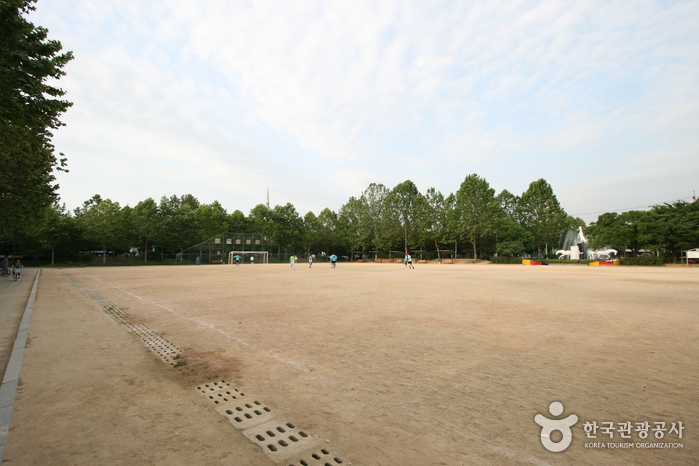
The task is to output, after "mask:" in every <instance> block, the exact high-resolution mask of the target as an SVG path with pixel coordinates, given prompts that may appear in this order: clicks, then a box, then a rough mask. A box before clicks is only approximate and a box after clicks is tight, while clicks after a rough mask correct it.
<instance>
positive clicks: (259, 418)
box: [216, 401, 274, 430]
mask: <svg viewBox="0 0 699 466" xmlns="http://www.w3.org/2000/svg"><path fill="white" fill-rule="evenodd" d="M216 411H218V412H219V413H221V414H223V415H224V416H226V417H227V418H228V420H229V421H230V422H231V424H233V426H234V427H235V428H236V429H240V430H245V429H247V428H250V427H254V426H256V425H258V424H261V423H263V422H266V421H269V420H270V419H272V418H274V414H273V413H272V409H271V408H270V407H268V406H264V405H263V404H262V403H260V402H259V401H253V402H251V403H245V404H241V403H238V404H236V403H230V402H229V403H226V404H225V405H222V406H217V407H216Z"/></svg>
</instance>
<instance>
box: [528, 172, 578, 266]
mask: <svg viewBox="0 0 699 466" xmlns="http://www.w3.org/2000/svg"><path fill="white" fill-rule="evenodd" d="M520 212H521V215H522V223H523V224H524V226H525V227H526V228H527V229H528V230H529V231H530V232H531V234H532V236H533V237H534V240H535V243H536V248H537V252H538V255H539V257H541V247H542V245H553V244H558V237H559V235H560V233H561V231H563V230H564V229H566V220H567V218H568V215H567V214H566V213H565V211H564V210H563V208H561V205H560V204H559V203H558V199H557V198H556V195H555V194H554V193H553V188H551V185H549V184H548V182H547V181H546V180H544V179H543V178H542V179H539V180H537V181H534V182H532V183H531V184H529V188H528V189H527V190H526V191H525V192H524V193H523V194H522V197H521V199H520Z"/></svg>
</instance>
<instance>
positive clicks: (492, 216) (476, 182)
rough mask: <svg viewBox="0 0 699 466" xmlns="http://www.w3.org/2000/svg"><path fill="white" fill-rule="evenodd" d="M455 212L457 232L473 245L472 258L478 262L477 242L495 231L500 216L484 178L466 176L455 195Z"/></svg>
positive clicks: (492, 190)
mask: <svg viewBox="0 0 699 466" xmlns="http://www.w3.org/2000/svg"><path fill="white" fill-rule="evenodd" d="M455 212H456V218H455V220H456V224H457V228H458V231H459V232H460V234H461V237H462V238H463V239H467V240H469V241H470V243H471V244H472V245H473V258H474V260H478V250H477V244H478V240H479V239H480V238H481V237H483V236H484V235H486V234H488V233H491V232H493V231H494V230H495V227H496V226H497V224H498V221H499V219H500V216H501V210H500V206H499V204H498V202H497V200H496V199H495V190H494V189H493V188H491V187H490V184H488V182H487V181H486V180H485V179H484V178H481V177H479V176H478V175H476V174H472V175H469V176H467V177H466V179H465V180H464V181H463V183H461V187H460V188H459V190H458V191H457V193H456V209H455Z"/></svg>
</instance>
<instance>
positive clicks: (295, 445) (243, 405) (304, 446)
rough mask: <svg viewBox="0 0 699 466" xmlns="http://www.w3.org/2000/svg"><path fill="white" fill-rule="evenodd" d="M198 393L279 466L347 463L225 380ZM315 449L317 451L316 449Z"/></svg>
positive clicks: (199, 387)
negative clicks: (287, 464)
mask: <svg viewBox="0 0 699 466" xmlns="http://www.w3.org/2000/svg"><path fill="white" fill-rule="evenodd" d="M196 389H197V391H198V392H199V393H201V394H202V395H204V396H206V398H208V399H209V401H211V402H212V403H213V404H214V408H215V409H216V411H217V412H218V413H219V414H221V415H223V416H226V418H228V420H229V421H230V423H231V424H233V426H235V428H236V429H240V430H242V431H243V435H245V437H247V438H248V439H250V441H252V442H254V443H256V444H257V445H259V446H260V448H262V451H264V453H265V454H266V455H267V456H268V457H269V458H270V459H271V460H273V461H274V462H275V463H281V462H285V463H286V462H289V464H290V466H311V465H312V466H328V465H330V466H337V465H339V464H343V461H342V460H341V459H340V458H338V457H337V456H333V455H331V454H330V452H329V451H328V450H326V449H325V448H320V449H319V444H320V442H321V439H319V438H317V437H314V436H313V435H311V434H309V433H307V432H306V431H304V430H302V429H299V428H298V427H296V426H295V425H294V424H292V423H291V422H283V421H280V420H278V419H275V413H274V412H273V411H272V409H271V408H270V407H269V406H265V405H264V404H263V403H261V402H260V401H257V400H255V399H254V397H252V396H250V394H247V395H246V394H245V393H243V392H241V391H240V390H238V389H237V388H234V387H232V386H231V385H230V384H229V383H228V382H226V381H225V380H219V381H215V382H207V383H204V384H201V385H197V387H196ZM314 449H315V450H314Z"/></svg>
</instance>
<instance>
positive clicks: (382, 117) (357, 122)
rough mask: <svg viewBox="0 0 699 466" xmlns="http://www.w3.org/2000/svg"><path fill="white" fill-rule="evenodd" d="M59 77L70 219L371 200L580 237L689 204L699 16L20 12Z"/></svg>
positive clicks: (315, 6)
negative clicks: (481, 215)
mask: <svg viewBox="0 0 699 466" xmlns="http://www.w3.org/2000/svg"><path fill="white" fill-rule="evenodd" d="M29 19H30V21H32V22H33V23H34V24H35V25H37V26H43V27H45V28H47V29H48V30H49V38H50V39H55V40H59V41H60V42H61V43H62V45H63V48H64V50H70V51H72V52H73V54H74V55H75V59H74V60H73V61H71V62H70V63H69V64H68V65H67V66H66V67H65V71H66V76H64V77H63V78H62V79H61V80H60V81H58V83H57V85H58V87H61V88H62V89H63V90H65V91H66V93H67V94H66V96H65V99H67V100H69V101H71V102H73V104H74V105H73V107H72V108H70V109H69V110H68V112H66V113H65V114H64V115H63V117H62V121H63V122H64V123H65V124H66V126H65V127H62V128H60V129H59V130H58V131H56V132H55V135H54V139H53V142H54V145H55V147H56V151H57V152H62V153H64V154H65V156H66V157H67V159H68V169H69V172H68V173H57V179H58V183H59V184H60V190H59V194H60V196H61V201H62V202H64V203H65V204H66V206H67V207H68V208H69V209H71V210H72V209H74V208H76V207H78V206H81V205H82V203H83V202H84V201H86V200H88V199H89V198H91V197H92V196H93V195H95V194H99V195H100V196H102V198H109V199H111V200H112V201H115V202H119V204H120V205H122V206H124V205H130V206H132V207H133V206H135V205H136V204H137V203H138V202H140V201H142V200H145V199H147V198H149V197H151V198H153V199H155V200H156V201H158V200H159V199H160V198H161V197H162V196H168V197H169V196H171V195H178V196H180V195H183V194H192V195H194V196H195V197H196V198H197V199H198V200H199V201H200V202H201V203H202V204H210V203H212V202H213V201H218V202H219V203H220V204H221V205H222V206H223V207H224V208H225V209H226V210H227V211H228V212H229V213H231V212H233V211H235V210H240V211H242V212H243V213H244V214H245V215H248V214H249V212H250V210H251V209H252V208H253V207H254V206H256V205H257V204H264V203H266V202H267V192H268V191H269V202H270V205H271V206H275V205H285V204H287V203H291V204H292V205H293V206H294V207H295V208H296V210H297V212H298V213H299V215H301V216H303V215H305V214H306V213H307V212H309V211H312V212H314V213H315V214H316V215H317V214H319V213H320V212H321V211H322V210H323V209H324V208H329V209H331V210H333V211H335V212H337V211H339V209H340V207H341V206H342V205H343V204H345V203H346V202H347V201H348V200H349V198H350V197H352V196H354V197H359V196H360V195H361V194H362V192H363V191H364V190H365V189H366V188H367V187H368V186H369V184H371V183H380V184H383V185H384V186H386V187H387V188H388V189H391V188H393V187H394V186H395V185H397V184H399V183H401V182H403V181H405V180H411V181H412V182H414V183H415V185H416V186H417V187H418V189H419V190H420V192H422V193H425V192H426V191H427V189H428V188H431V187H432V188H435V189H437V190H438V191H440V192H441V193H442V194H444V195H445V196H446V195H448V194H450V193H455V192H456V191H457V190H458V189H459V186H460V185H461V183H462V182H463V181H464V179H465V178H466V177H467V176H468V175H470V174H473V173H475V174H477V175H478V176H480V177H481V178H484V179H485V180H486V181H488V183H489V184H490V186H491V187H492V188H493V189H494V190H495V192H496V193H499V192H501V191H502V190H505V189H506V190H508V191H510V192H511V193H513V194H516V195H521V194H522V193H523V192H524V191H526V190H527V188H528V186H529V184H530V183H532V182H534V181H536V180H538V179H541V178H543V179H545V180H546V181H547V182H548V183H549V184H550V185H551V186H552V188H553V191H554V193H555V194H556V196H557V197H558V200H559V202H560V204H561V206H562V207H563V208H564V209H565V211H566V212H567V213H568V214H570V215H573V216H575V217H580V218H582V219H583V220H585V221H586V222H588V223H589V222H591V221H595V220H596V219H597V217H598V215H600V214H602V213H605V212H622V211H627V210H644V209H646V208H648V207H649V206H652V205H657V204H662V203H665V202H675V201H677V200H686V201H691V199H692V196H693V195H694V194H695V191H699V27H698V25H699V2H697V1H695V0H688V1H676V2H674V1H646V0H633V1H631V0H628V1H607V0H585V1H580V2H570V1H548V0H545V1H516V0H515V1H504V0H474V1H433V0H431V1H422V0H415V1H411V0H403V1H384V0H367V1H365V0H325V1H306V0H294V1H285V0H276V1H266V0H255V1H250V0H246V1H240V0H207V1H206V2H203V1H200V2H194V1H191V0H149V1H148V2H143V1H137V0H119V1H118V2H115V1H113V0H51V1H49V0H39V1H38V3H37V4H36V11H35V12H33V13H32V14H31V15H30V18H29Z"/></svg>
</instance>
